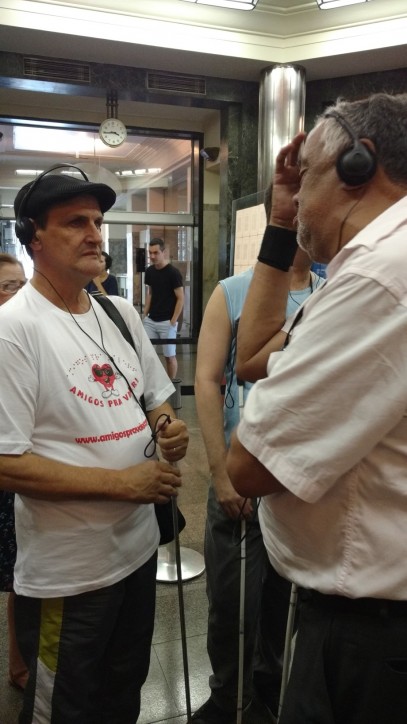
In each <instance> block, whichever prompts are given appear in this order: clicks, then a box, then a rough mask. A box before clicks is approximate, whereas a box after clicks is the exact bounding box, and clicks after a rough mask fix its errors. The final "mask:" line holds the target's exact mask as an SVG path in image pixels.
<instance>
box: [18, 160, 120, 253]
mask: <svg viewBox="0 0 407 724" xmlns="http://www.w3.org/2000/svg"><path fill="white" fill-rule="evenodd" d="M64 168H68V169H69V168H70V169H76V171H77V172H78V173H80V174H81V176H82V178H81V179H77V178H72V175H69V174H68V175H65V174H55V175H54V176H51V175H50V174H52V172H53V171H55V170H56V169H64ZM83 194H88V195H92V196H95V197H96V198H97V200H98V202H99V206H100V210H101V211H102V213H105V211H107V210H108V209H110V208H111V207H112V206H113V204H114V202H115V200H116V194H115V192H114V191H113V189H112V188H110V186H107V185H106V184H103V183H93V182H91V181H89V178H88V176H87V175H86V173H85V172H84V171H82V169H81V168H79V166H74V165H73V164H70V163H58V164H56V165H55V166H51V168H48V169H47V170H46V171H43V172H42V173H40V174H39V176H37V178H36V179H34V181H32V182H31V183H28V184H25V186H23V187H22V188H21V189H20V191H19V192H18V194H17V196H16V198H15V201H14V211H15V215H16V226H15V232H16V236H17V237H18V239H19V240H20V242H21V243H22V244H24V245H26V246H27V245H29V244H30V243H31V241H32V238H33V236H34V234H35V226H34V223H33V221H32V219H33V218H37V216H38V215H39V214H41V213H42V212H43V211H45V210H46V209H47V208H49V207H50V206H52V205H55V204H58V203H61V202H63V201H67V200H69V199H71V198H73V197H75V196H80V195H83Z"/></svg>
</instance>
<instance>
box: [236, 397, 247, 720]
mask: <svg viewBox="0 0 407 724" xmlns="http://www.w3.org/2000/svg"><path fill="white" fill-rule="evenodd" d="M243 405H244V398H243V385H239V412H240V416H241V414H242V410H243ZM245 597H246V519H245V518H242V520H241V522H240V603H239V665H238V672H237V716H236V724H242V715H243V677H244V611H245Z"/></svg>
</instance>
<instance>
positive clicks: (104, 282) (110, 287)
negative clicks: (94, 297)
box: [86, 251, 119, 297]
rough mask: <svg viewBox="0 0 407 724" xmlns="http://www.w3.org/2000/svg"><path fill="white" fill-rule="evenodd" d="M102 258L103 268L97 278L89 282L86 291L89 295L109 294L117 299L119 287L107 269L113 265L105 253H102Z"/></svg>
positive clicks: (108, 255)
mask: <svg viewBox="0 0 407 724" xmlns="http://www.w3.org/2000/svg"><path fill="white" fill-rule="evenodd" d="M102 256H103V258H104V261H105V268H104V270H103V271H102V273H101V274H99V276H98V277H95V278H94V279H92V281H91V282H89V284H88V285H87V287H86V290H87V291H88V292H89V294H94V293H95V292H100V294H104V295H105V296H106V295H109V296H110V295H111V294H113V295H115V296H117V297H118V296H119V286H118V284H117V279H116V277H115V276H114V274H110V272H109V269H110V267H111V266H112V263H113V259H112V257H111V256H110V254H108V253H107V252H106V251H102Z"/></svg>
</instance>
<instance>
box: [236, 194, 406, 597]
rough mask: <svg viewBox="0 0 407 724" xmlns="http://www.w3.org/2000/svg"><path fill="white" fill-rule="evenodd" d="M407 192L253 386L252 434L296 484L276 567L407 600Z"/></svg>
mask: <svg viewBox="0 0 407 724" xmlns="http://www.w3.org/2000/svg"><path fill="white" fill-rule="evenodd" d="M406 243H407V199H406V198H405V199H403V200H402V201H399V202H398V203H397V204H395V205H394V206H392V207H391V208H390V209H389V210H388V211H386V212H385V213H383V214H382V215H381V216H379V217H378V218H377V219H376V220H375V221H374V222H372V223H371V224H369V226H367V227H366V228H365V229H364V230H363V231H362V232H361V233H359V234H358V235H357V236H356V237H355V238H354V239H353V240H352V241H351V242H350V243H348V244H347V245H346V246H345V247H344V248H343V249H342V250H341V252H340V253H339V254H338V255H337V256H336V257H335V259H334V260H333V261H332V262H331V264H330V265H329V267H328V282H327V284H326V285H325V286H324V287H323V288H322V289H319V290H318V291H317V292H316V293H315V294H314V295H312V297H310V299H309V300H307V302H306V303H305V305H304V313H303V319H302V321H301V322H300V323H299V324H298V325H297V326H296V327H295V329H294V331H293V334H292V339H291V342H290V344H289V345H288V347H287V349H286V350H285V351H283V352H277V353H274V354H272V355H271V357H270V360H269V364H268V377H267V378H266V379H264V380H261V381H259V382H258V383H256V384H255V385H254V387H253V388H252V389H251V391H250V392H249V395H248V399H247V403H246V406H245V409H244V416H243V421H242V422H241V424H240V426H239V428H238V436H239V440H240V441H241V443H242V444H243V445H244V446H245V448H247V450H249V451H250V452H251V453H252V454H253V455H254V456H256V457H257V458H258V459H259V460H260V462H261V463H262V464H263V465H264V466H265V467H266V468H267V469H268V470H269V471H270V472H271V473H272V474H273V475H274V476H275V477H276V478H277V479H278V480H279V481H280V482H281V483H282V484H283V485H284V486H285V488H286V489H287V491H286V492H283V493H277V494H273V495H270V496H267V497H265V498H264V499H263V500H262V502H261V506H260V521H261V526H262V531H263V535H264V539H265V544H266V547H267V550H268V552H269V556H270V559H271V561H272V563H273V565H275V566H276V568H277V569H278V570H279V572H280V573H282V574H283V575H285V576H286V577H287V578H289V579H291V580H293V581H294V582H295V583H297V584H299V585H301V586H304V587H307V588H314V589H317V590H319V591H321V592H323V593H336V594H340V595H345V596H349V597H351V598H352V597H363V596H371V597H377V598H390V599H402V600H407V569H406V566H405V563H404V559H405V552H406V537H407V253H406Z"/></svg>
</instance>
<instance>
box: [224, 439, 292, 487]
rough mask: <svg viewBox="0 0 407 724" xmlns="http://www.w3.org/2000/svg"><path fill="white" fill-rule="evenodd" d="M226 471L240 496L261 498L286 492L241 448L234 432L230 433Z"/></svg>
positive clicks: (255, 459)
mask: <svg viewBox="0 0 407 724" xmlns="http://www.w3.org/2000/svg"><path fill="white" fill-rule="evenodd" d="M226 469H227V472H228V475H229V478H230V480H231V481H232V485H233V487H234V488H235V490H236V491H237V492H238V493H240V495H243V496H247V497H261V496H264V495H270V493H282V492H286V491H287V488H285V487H284V486H283V485H281V483H280V482H279V481H278V480H277V479H276V478H275V477H274V475H272V474H271V473H269V471H268V470H267V469H266V468H265V467H264V465H262V464H261V463H260V462H259V461H258V460H257V458H255V457H254V456H253V455H252V454H251V453H249V451H248V450H246V448H245V447H243V445H242V443H241V442H240V440H239V439H238V437H237V434H236V432H233V433H232V438H231V441H230V448H229V452H228V455H227V460H226Z"/></svg>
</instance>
